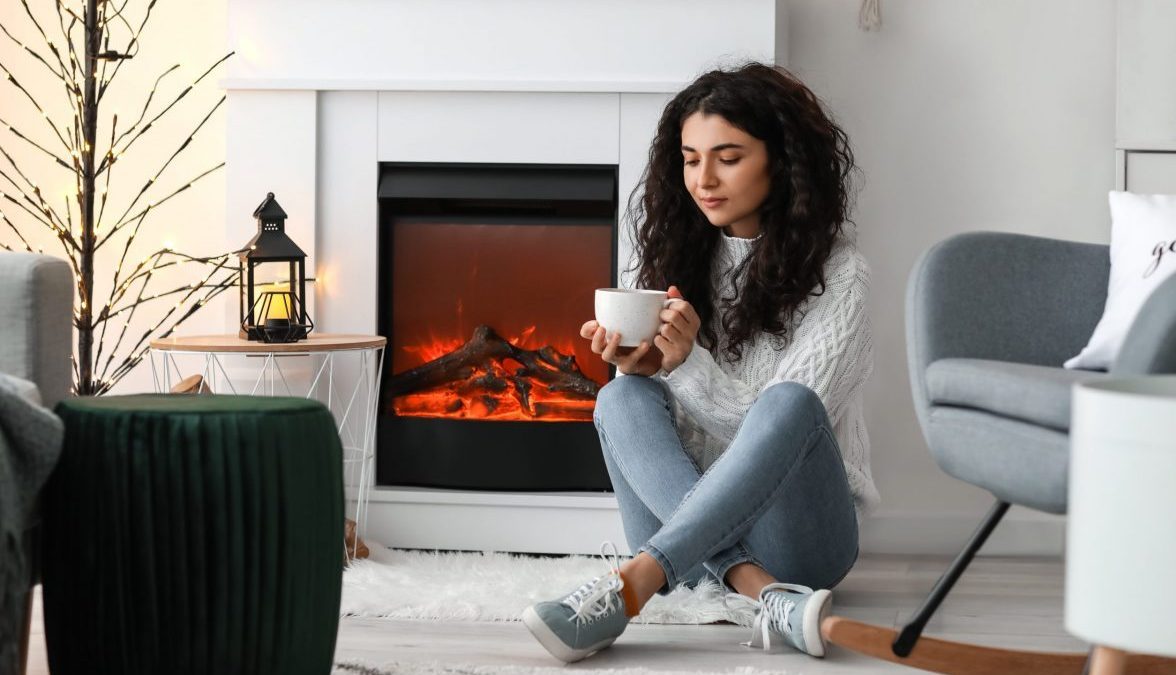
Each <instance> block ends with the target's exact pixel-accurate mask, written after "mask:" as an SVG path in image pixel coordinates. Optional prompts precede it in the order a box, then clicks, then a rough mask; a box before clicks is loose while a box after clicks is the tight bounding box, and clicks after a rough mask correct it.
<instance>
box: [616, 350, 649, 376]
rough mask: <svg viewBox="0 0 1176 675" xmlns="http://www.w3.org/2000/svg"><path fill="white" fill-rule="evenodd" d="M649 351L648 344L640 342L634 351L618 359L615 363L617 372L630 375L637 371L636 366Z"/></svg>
mask: <svg viewBox="0 0 1176 675" xmlns="http://www.w3.org/2000/svg"><path fill="white" fill-rule="evenodd" d="M648 351H649V343H648V342H642V343H641V344H640V345H638V346H637V347H636V348H635V349H633V350H632V351H630V352H629V353H627V354H625V355H624V356H620V357H618V359H617V361H616V366H617V370H619V371H621V372H622V373H632V372H634V371H636V370H637V364H638V363H640V362H641V358H642V357H643V356H645V354H646V353H647V352H648Z"/></svg>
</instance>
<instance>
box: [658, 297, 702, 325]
mask: <svg viewBox="0 0 1176 675" xmlns="http://www.w3.org/2000/svg"><path fill="white" fill-rule="evenodd" d="M667 312H676V313H677V314H678V315H680V316H681V317H682V318H683V319H684V320H685V321H686V323H687V325H689V326H697V325H699V323H700V321H699V318H698V312H696V311H694V305H691V304H690V303H689V302H686V301H685V300H679V301H677V302H674V303H673V304H671V305H670V306H669V307H667V308H666V309H663V310H662V315H663V318H662V320H663V321H669V320H670V319H668V318H665V317H664V315H665V314H666V313H667Z"/></svg>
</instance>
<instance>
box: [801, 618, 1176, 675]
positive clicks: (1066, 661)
mask: <svg viewBox="0 0 1176 675" xmlns="http://www.w3.org/2000/svg"><path fill="white" fill-rule="evenodd" d="M821 633H822V634H823V635H824V636H825V639H826V640H828V641H829V642H832V643H833V644H835V645H838V646H841V647H845V648H846V649H851V650H853V651H855V652H859V653H861V654H865V655H867V656H872V657H874V658H877V659H881V660H883V661H890V662H891V663H898V664H902V665H904V666H910V667H912V668H919V669H921V670H929V671H931V672H933V673H948V674H950V675H990V674H991V673H1007V674H1008V675H1015V674H1016V673H1025V674H1026V675H1028V674H1032V675H1078V674H1079V673H1081V672H1082V669H1083V666H1084V665H1085V663H1086V657H1087V655H1086V654H1084V653H1074V654H1066V653H1060V652H1030V651H1020V650H1016V649H1001V648H999V647H983V646H980V645H972V644H967V643H965V642H951V641H949V640H940V639H937V638H930V637H922V638H920V639H919V641H918V642H917V643H916V644H915V646H914V649H912V650H911V652H910V654H908V655H907V656H898V655H896V654H895V653H894V651H893V650H892V649H891V648H890V644H891V643H892V642H893V641H894V639H895V638H896V637H897V635H898V632H897V631H895V630H892V629H889V628H880V627H878V626H871V625H870V624H867V623H862V622H860V621H853V620H852V619H846V618H844V617H840V616H830V617H827V618H826V619H825V620H824V621H823V622H822V623H821ZM1105 649H1106V648H1098V649H1096V650H1095V653H1094V664H1093V669H1092V671H1091V672H1092V673H1093V674H1094V675H1101V674H1102V673H1104V672H1105V673H1116V674H1119V673H1128V674H1129V675H1176V659H1166V658H1163V657H1159V656H1146V655H1143V654H1126V653H1124V652H1117V654H1109V655H1106V656H1103V652H1102V650H1105ZM1110 651H1117V650H1110ZM1102 663H1106V664H1107V665H1106V667H1113V668H1119V669H1118V670H1107V671H1100V670H1099V668H1100V667H1103V666H1102V665H1101V664H1102ZM1124 668H1125V669H1124Z"/></svg>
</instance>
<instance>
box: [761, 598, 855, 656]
mask: <svg viewBox="0 0 1176 675" xmlns="http://www.w3.org/2000/svg"><path fill="white" fill-rule="evenodd" d="M832 608H833V594H832V593H831V592H829V591H827V590H824V589H821V590H819V591H814V590H813V589H811V588H809V587H808V586H801V585H800V584H780V583H776V584H768V585H767V586H764V588H763V590H762V591H760V599H759V613H757V614H756V616H755V622H754V623H753V624H752V635H751V641H750V642H744V643H743V644H744V645H747V646H748V647H758V646H761V645H762V646H763V648H764V649H769V648H770V647H771V645H772V643H771V634H773V633H775V634H776V635H779V636H781V637H783V638H784V639H785V640H786V641H787V642H788V644H790V645H792V646H793V647H796V648H797V649H799V650H800V651H802V652H804V653H806V654H808V655H810V656H816V657H818V658H819V657H822V656H824V655H825V638H824V637H822V636H821V621H823V620H824V618H825V617H826V616H828V615H829V612H830V610H831V609H832ZM757 637H758V638H760V641H761V645H757V644H755V642H756V638H757Z"/></svg>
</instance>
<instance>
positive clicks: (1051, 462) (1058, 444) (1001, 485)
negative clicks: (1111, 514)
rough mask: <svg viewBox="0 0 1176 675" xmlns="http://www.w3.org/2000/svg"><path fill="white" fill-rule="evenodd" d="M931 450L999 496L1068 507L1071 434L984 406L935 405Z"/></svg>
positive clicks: (957, 473) (1053, 508)
mask: <svg viewBox="0 0 1176 675" xmlns="http://www.w3.org/2000/svg"><path fill="white" fill-rule="evenodd" d="M926 430H927V438H928V440H929V441H930V445H931V453H932V455H933V456H934V457H935V461H936V462H937V463H938V464H939V468H941V469H943V470H944V472H946V473H947V474H948V475H951V476H954V477H956V478H958V479H960V480H962V481H965V482H967V483H971V484H972V485H975V486H977V487H981V488H984V489H985V490H988V491H989V492H991V493H992V494H993V495H994V496H995V497H996V498H997V499H1000V500H1002V501H1007V502H1012V503H1013V504H1021V505H1023V506H1028V507H1030V508H1034V509H1039V510H1041V511H1046V512H1049V513H1065V512H1066V473H1067V470H1068V468H1069V461H1070V450H1069V448H1070V443H1069V436H1067V435H1066V434H1065V433H1062V432H1060V431H1054V430H1052V429H1047V428H1045V427H1042V426H1037V425H1034V424H1028V423H1025V422H1019V421H1017V420H1012V419H1008V418H1006V417H999V416H997V415H993V414H990V413H986V412H982V411H979V410H968V409H965V408H951V407H933V408H931V414H930V415H929V422H928V424H927V429H926Z"/></svg>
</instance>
